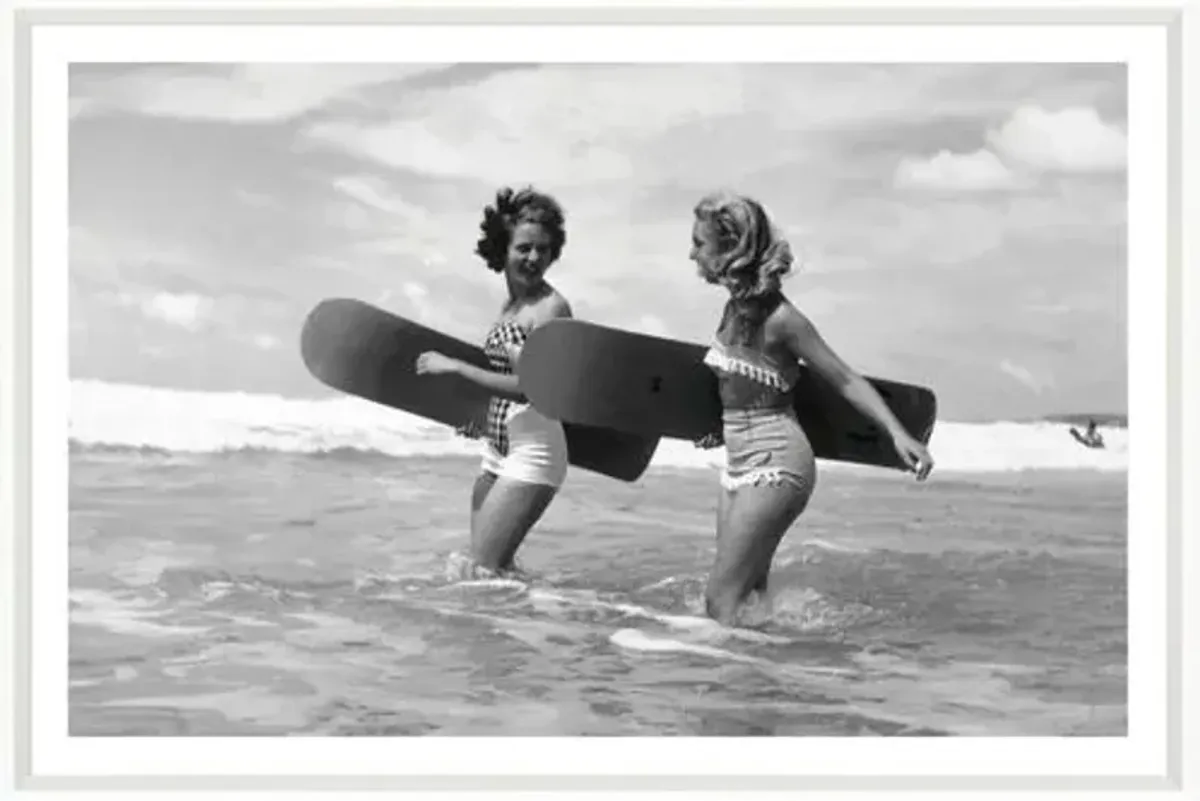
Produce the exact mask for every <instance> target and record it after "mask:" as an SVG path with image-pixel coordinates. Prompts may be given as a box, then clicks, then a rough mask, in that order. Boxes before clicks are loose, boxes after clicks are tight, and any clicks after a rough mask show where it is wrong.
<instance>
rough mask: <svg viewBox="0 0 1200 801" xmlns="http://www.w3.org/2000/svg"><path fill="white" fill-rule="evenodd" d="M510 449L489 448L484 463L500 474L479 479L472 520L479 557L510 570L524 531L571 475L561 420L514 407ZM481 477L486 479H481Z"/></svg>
mask: <svg viewBox="0 0 1200 801" xmlns="http://www.w3.org/2000/svg"><path fill="white" fill-rule="evenodd" d="M506 424H507V426H508V438H509V448H508V455H507V456H504V457H501V456H500V455H499V454H497V453H495V451H493V450H490V449H489V452H488V455H487V457H486V461H485V468H486V469H487V470H488V471H489V472H492V473H494V474H495V477H494V478H493V479H492V480H491V482H490V485H489V486H488V487H487V488H486V489H481V488H480V485H479V482H476V491H475V493H474V495H475V498H476V499H477V501H478V502H477V503H476V502H475V501H474V500H473V507H474V512H473V514H472V523H471V551H472V556H473V558H474V560H475V563H476V564H477V565H479V566H480V567H484V568H487V569H490V570H510V569H512V567H513V557H514V556H515V555H516V552H517V549H518V548H519V547H520V546H521V542H522V541H523V540H524V539H525V535H526V534H528V533H529V530H530V529H531V528H533V526H534V524H536V523H537V521H538V520H540V519H541V517H542V515H543V514H544V513H545V511H546V508H547V507H548V506H549V505H550V502H551V501H552V500H554V496H555V495H556V494H557V493H558V488H559V487H560V486H562V483H563V481H564V480H565V479H566V472H567V462H568V453H567V440H566V435H565V434H564V432H563V429H562V426H561V425H560V424H559V423H557V422H555V421H552V420H549V419H547V418H546V417H544V416H542V415H541V414H539V413H538V412H537V411H536V410H534V409H533V408H532V407H529V406H518V407H514V408H513V410H512V411H511V412H510V414H509V417H508V420H507V423H506ZM481 480H482V479H481Z"/></svg>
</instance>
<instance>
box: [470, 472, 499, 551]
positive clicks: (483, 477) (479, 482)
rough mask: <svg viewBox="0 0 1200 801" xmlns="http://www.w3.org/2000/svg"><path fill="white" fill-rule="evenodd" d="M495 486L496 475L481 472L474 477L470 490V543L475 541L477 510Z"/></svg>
mask: <svg viewBox="0 0 1200 801" xmlns="http://www.w3.org/2000/svg"><path fill="white" fill-rule="evenodd" d="M495 485H496V474H495V473H493V472H491V471H490V470H486V469H485V470H481V471H480V473H479V475H478V476H476V477H475V486H474V487H472V488H471V542H474V541H475V537H476V536H477V535H476V533H475V532H476V531H478V530H479V510H480V509H481V508H482V507H483V502H484V501H485V500H487V496H488V493H489V492H491V490H492V487H494V486H495Z"/></svg>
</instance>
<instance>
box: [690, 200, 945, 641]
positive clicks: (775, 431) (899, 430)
mask: <svg viewBox="0 0 1200 801" xmlns="http://www.w3.org/2000/svg"><path fill="white" fill-rule="evenodd" d="M694 215H695V221H694V225H693V228H692V250H691V259H692V261H694V262H695V263H696V266H697V268H698V269H699V272H700V275H701V277H703V278H704V279H705V280H706V281H707V282H709V283H711V284H718V285H720V286H723V287H725V288H726V289H727V290H728V291H729V296H730V297H729V301H728V302H727V303H726V305H725V309H724V313H723V314H722V316H721V321H720V323H719V325H718V327H717V331H716V335H715V336H714V337H713V341H712V344H711V347H710V348H709V350H708V352H707V353H706V355H705V358H704V361H705V363H706V364H707V365H709V367H710V368H712V370H713V371H714V372H715V373H716V376H717V379H718V391H719V393H720V398H721V405H722V409H723V413H722V424H721V430H720V431H718V432H713V434H711V435H709V436H708V437H705V438H704V439H702V440H700V441H699V442H698V443H697V444H698V445H700V446H701V447H714V446H716V445H719V444H722V443H724V445H725V450H726V464H725V469H724V471H723V472H722V474H721V486H722V489H721V493H720V498H719V502H718V507H717V554H716V561H715V564H714V565H713V569H712V572H711V574H710V575H709V580H708V586H707V588H706V590H705V607H706V610H707V612H708V614H709V616H710V617H713V618H715V619H716V620H718V621H720V622H721V623H723V624H725V625H735V624H736V623H738V622H739V619H740V618H741V617H742V615H741V613H742V612H743V611H744V610H745V608H746V606H747V604H748V602H749V601H750V600H751V596H752V595H755V594H760V595H761V594H764V593H765V592H766V588H767V575H768V573H769V572H770V569H771V560H772V559H773V558H774V555H775V550H776V548H777V547H778V546H779V542H780V540H781V539H783V535H784V534H785V533H786V532H787V530H788V528H789V527H790V526H791V525H792V523H793V522H795V520H796V518H798V517H799V516H800V514H801V513H802V512H803V511H804V509H805V507H806V506H807V505H808V501H809V498H810V497H811V495H812V492H813V489H814V487H815V485H816V477H817V472H816V461H815V459H814V457H813V451H812V447H811V446H810V444H809V441H808V437H807V436H806V435H805V433H804V429H803V428H801V426H800V422H799V420H798V419H797V417H796V412H795V409H794V407H793V397H792V388H793V386H794V384H795V382H796V379H797V377H798V374H799V362H801V361H803V362H804V363H806V364H807V365H808V367H810V368H811V369H813V370H815V371H816V372H817V373H818V374H819V375H821V376H822V377H824V378H825V379H827V380H828V381H829V382H830V383H832V384H833V386H835V387H837V388H838V389H839V390H840V391H841V393H842V395H843V396H845V398H846V399H847V400H848V401H850V403H852V404H853V405H854V406H856V407H857V408H858V409H860V410H862V412H863V413H864V414H866V415H867V416H868V417H870V418H871V419H872V420H874V421H875V422H876V423H877V424H878V425H879V426H880V427H881V428H882V429H883V430H884V431H886V432H888V434H889V435H890V436H891V439H892V443H893V445H894V447H895V449H896V452H897V453H898V454H899V455H900V458H901V459H903V460H904V462H905V464H907V465H908V466H909V468H910V469H911V470H913V471H914V472H915V473H916V474H917V478H918V480H924V479H925V478H926V477H927V476H928V475H929V471H930V470H931V469H933V460H932V458H930V455H929V453H928V451H927V450H926V449H925V446H924V445H922V444H921V443H920V442H919V441H918V440H917V439H915V438H914V437H912V436H911V435H910V434H909V433H908V432H907V431H905V430H904V427H903V425H902V424H901V423H900V421H899V420H897V419H896V417H895V415H893V414H892V411H891V409H889V408H888V406H887V404H885V403H884V401H883V399H882V398H880V397H879V395H878V394H877V393H876V392H875V390H874V388H872V387H871V385H870V384H869V383H867V381H866V380H865V379H863V378H862V376H860V375H859V374H858V373H856V372H855V371H854V370H853V369H851V368H850V367H849V366H848V365H847V364H846V363H845V362H843V361H842V360H841V358H840V357H838V355H837V354H836V353H834V352H833V350H832V349H830V347H829V346H828V345H827V344H826V343H825V341H824V340H823V339H822V338H821V336H820V334H818V333H817V329H816V328H815V327H814V326H813V324H812V323H811V322H810V321H809V320H808V318H807V317H805V316H804V315H803V314H802V313H801V312H800V311H799V310H798V309H797V308H796V307H795V306H793V305H792V303H791V302H790V301H789V300H788V299H787V298H786V297H784V295H783V293H782V291H781V290H780V281H781V279H782V278H783V276H785V275H787V274H788V272H790V271H791V267H792V253H791V249H790V248H789V246H788V243H787V242H786V240H784V239H783V237H782V236H781V235H780V234H779V232H778V231H776V230H775V227H774V226H773V225H772V224H771V221H770V219H769V218H768V217H767V213H766V211H765V210H764V209H763V207H762V206H761V205H760V204H759V203H758V202H757V201H754V200H752V199H750V198H747V197H744V196H741V195H736V194H732V193H726V192H720V193H715V194H712V195H708V196H706V197H704V198H703V199H701V200H700V202H699V203H698V204H697V205H696V207H695V209H694Z"/></svg>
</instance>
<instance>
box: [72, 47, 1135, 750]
mask: <svg viewBox="0 0 1200 801" xmlns="http://www.w3.org/2000/svg"><path fill="white" fill-rule="evenodd" d="M70 81H71V84H70V88H71V115H72V116H71V129H70V137H71V138H70V154H71V163H70V204H71V242H70V245H71V262H70V291H71V317H70V319H71V379H72V383H71V412H72V415H71V496H70V502H71V551H70V553H71V607H72V609H71V666H72V667H71V730H72V733H73V734H81V735H82V734H95V735H120V734H164V735H167V734H171V735H179V734H266V733H272V734H303V733H320V734H347V735H350V734H355V735H368V734H406V735H416V734H434V733H436V734H443V735H446V734H470V735H479V734H558V735H593V734H609V735H614V734H663V735H710V734H711V735H800V734H814V735H893V734H938V735H956V734H957V735H966V734H992V735H1000V734H1004V735H1046V734H1108V735H1114V734H1116V735H1119V734H1122V733H1123V732H1124V731H1125V726H1126V694H1125V660H1126V636H1125V630H1126V609H1125V599H1126V586H1125V564H1126V542H1125V537H1126V521H1125V511H1126V486H1125V468H1126V457H1127V435H1126V389H1127V384H1126V361H1125V349H1124V342H1125V282H1126V270H1127V261H1126V247H1125V241H1126V226H1125V213H1126V196H1127V192H1126V180H1125V164H1126V137H1125V132H1124V130H1125V122H1126V120H1125V108H1126V104H1127V93H1126V83H1125V71H1124V69H1123V67H1121V66H1120V65H1086V64H1079V65H1077V64H1067V65H1057V64H1047V65H1036V64H1029V65H971V64H953V65H933V66H925V65H912V66H909V65H871V64H844V65H808V64H797V65H786V64H768V65H743V64H715V65H636V64H633V65H594V66H592V65H578V66H577V65H555V64H531V65H506V64H445V65H424V64H422V65H395V66H393V65H366V66H353V65H351V66H346V65H338V64H312V65H301V66H291V65H263V64H238V65H211V66H209V65H187V66H176V65H153V64H150V65H146V64H104V65H88V64H78V65H73V67H72V70H71V76H70ZM539 327H544V329H545V330H544V331H543V332H542V334H543V336H542V337H540V338H538V337H537V329H538V328H539ZM302 334H303V336H301V335H302ZM531 339H532V344H533V345H535V346H536V347H534V348H531V349H530V350H531V351H532V352H531V353H529V354H526V353H525V352H524V348H523V346H524V345H526V344H527V343H529V342H530V340H531ZM688 346H695V347H694V348H691V347H688ZM528 356H534V357H535V358H536V359H539V360H542V361H541V363H539V362H538V361H529V360H527V357H528ZM518 365H520V367H521V370H520V371H518V370H517V366H518ZM525 371H528V372H529V376H528V377H527V376H526V375H525V374H524V373H525ZM656 378H657V379H659V380H660V385H659V386H658V387H655V386H654V383H655V380H656ZM876 380H883V381H886V382H888V383H887V384H885V385H884V387H883V389H882V390H881V389H879V388H877V387H876V386H875V385H874V383H873V382H874V381H876ZM526 381H528V382H529V383H530V386H529V387H528V388H526V387H524V386H523V385H524V384H525V383H526ZM797 386H799V388H800V392H797V391H796V387H797ZM539 396H541V397H542V398H544V409H539V408H538V407H539V405H542V404H539V403H538V402H537V399H538V397H539ZM887 399H890V402H889V400H887ZM902 415H903V417H902ZM935 417H936V421H935ZM906 423H907V425H906ZM610 432H611V433H610ZM647 458H648V461H646V460H647ZM922 479H923V480H922Z"/></svg>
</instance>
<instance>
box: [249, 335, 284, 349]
mask: <svg viewBox="0 0 1200 801" xmlns="http://www.w3.org/2000/svg"><path fill="white" fill-rule="evenodd" d="M282 344H283V343H282V342H280V341H279V338H278V337H273V336H271V335H270V334H259V335H257V336H256V337H254V347H256V348H258V349H259V350H279V348H280V346H281V345H282Z"/></svg>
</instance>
